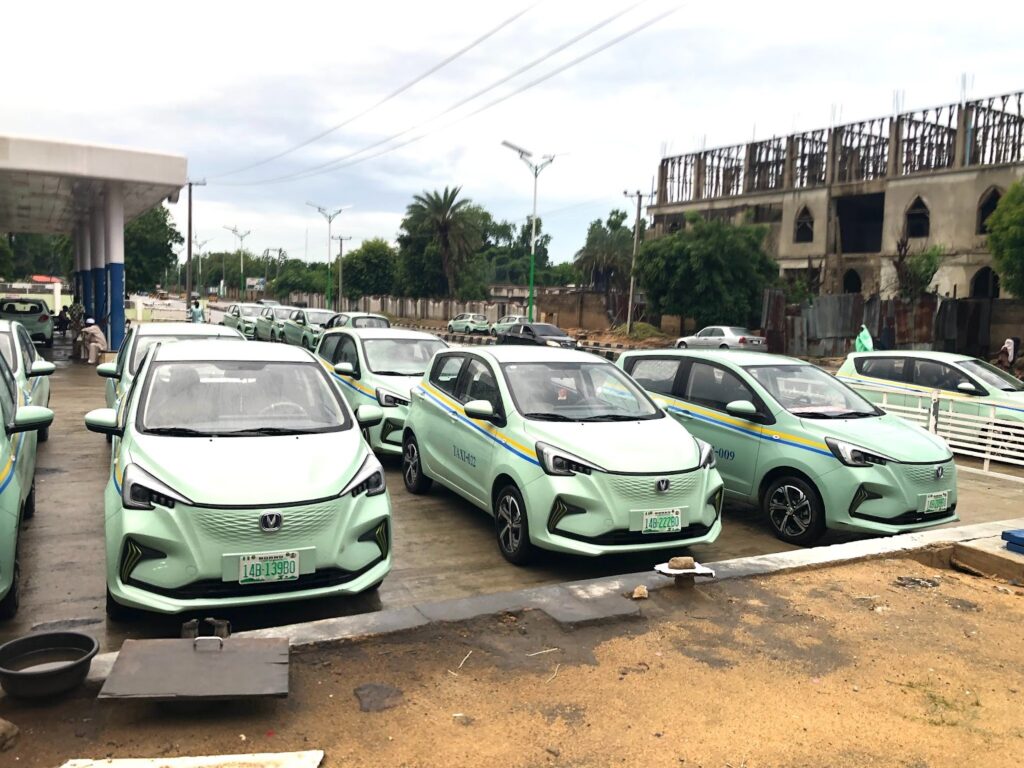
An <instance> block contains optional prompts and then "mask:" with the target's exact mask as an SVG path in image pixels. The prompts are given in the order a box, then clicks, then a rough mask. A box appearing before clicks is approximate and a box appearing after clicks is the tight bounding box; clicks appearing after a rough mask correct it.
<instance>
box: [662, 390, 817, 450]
mask: <svg viewBox="0 0 1024 768" xmlns="http://www.w3.org/2000/svg"><path fill="white" fill-rule="evenodd" d="M651 394H652V395H653V396H654V397H655V398H658V399H661V400H665V401H666V402H667V403H668V409H667V410H668V411H669V413H680V414H683V413H688V414H689V415H690V416H693V417H694V418H695V419H700V420H701V421H704V422H707V423H708V424H714V425H715V426H717V427H725V428H727V429H731V430H732V431H734V432H739V433H740V434H744V435H750V436H751V437H756V438H758V439H760V440H767V441H768V442H770V443H775V444H781V445H788V446H791V447H793V448H800V449H801V450H804V451H810V452H811V453H816V454H819V455H821V456H828V457H829V458H833V459H834V458H835V454H833V453H832V451H830V450H829V447H828V446H827V445H825V443H823V442H821V441H820V440H812V439H810V438H807V437H801V436H800V435H792V434H789V433H787V432H779V431H778V430H777V429H772V428H771V427H762V426H760V425H759V424H753V423H751V422H749V421H741V420H739V419H734V418H732V417H731V416H727V415H725V414H723V413H720V412H718V411H713V410H711V409H710V408H703V407H701V406H699V405H694V404H693V403H687V402H684V401H683V400H677V399H676V398H674V397H669V396H668V395H663V394H661V393H660V392H653V393H651Z"/></svg>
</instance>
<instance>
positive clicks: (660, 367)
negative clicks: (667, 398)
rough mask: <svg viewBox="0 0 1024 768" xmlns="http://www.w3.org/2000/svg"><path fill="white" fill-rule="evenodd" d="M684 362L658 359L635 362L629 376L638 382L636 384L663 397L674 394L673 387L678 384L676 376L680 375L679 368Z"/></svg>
mask: <svg viewBox="0 0 1024 768" xmlns="http://www.w3.org/2000/svg"><path fill="white" fill-rule="evenodd" d="M680 365H682V361H681V360H679V359H678V358H677V359H675V360H670V359H661V360H659V359H658V358H647V359H640V360H635V361H634V362H633V367H632V368H631V369H630V371H629V374H630V375H631V376H632V377H633V378H634V379H635V380H636V383H637V384H639V385H640V386H641V387H643V388H644V389H646V390H647V391H649V392H658V393H660V394H663V395H671V394H673V387H674V386H675V383H676V374H678V373H679V366H680Z"/></svg>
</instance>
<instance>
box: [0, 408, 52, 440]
mask: <svg viewBox="0 0 1024 768" xmlns="http://www.w3.org/2000/svg"><path fill="white" fill-rule="evenodd" d="M52 423H53V411H51V410H50V409H49V408H43V407H42V406H41V405H23V406H21V407H20V408H19V409H18V411H17V413H15V414H14V424H12V425H11V426H9V427H8V428H7V434H9V435H11V434H14V433H15V432H34V431H35V430H37V429H45V428H46V427H48V426H50V424H52Z"/></svg>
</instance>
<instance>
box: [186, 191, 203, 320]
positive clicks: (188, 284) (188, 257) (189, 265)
mask: <svg viewBox="0 0 1024 768" xmlns="http://www.w3.org/2000/svg"><path fill="white" fill-rule="evenodd" d="M193 186H196V187H205V186H206V179H196V180H192V179H189V180H188V252H187V253H186V255H185V304H186V305H187V304H188V303H189V302H190V301H192V187H193Z"/></svg>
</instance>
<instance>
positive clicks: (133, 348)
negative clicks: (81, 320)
mask: <svg viewBox="0 0 1024 768" xmlns="http://www.w3.org/2000/svg"><path fill="white" fill-rule="evenodd" d="M241 338H243V336H242V333H241V332H240V331H236V330H235V329H233V328H227V327H225V326H222V325H212V324H210V323H142V324H140V325H135V326H132V327H131V329H130V330H129V331H128V333H127V335H126V336H125V337H124V341H122V342H121V348H120V349H119V350H118V351H117V357H115V358H114V360H113V361H112V362H109V363H100V364H99V365H97V366H96V373H98V374H99V375H100V376H102V377H103V378H105V379H106V380H107V383H106V386H105V387H104V397H105V399H106V402H107V408H116V407H117V402H118V401H119V400H120V399H121V396H122V395H124V393H125V392H127V391H128V388H129V387H130V386H131V384H132V380H133V379H134V378H135V374H136V372H137V371H138V370H139V366H140V365H142V360H143V358H144V357H145V356H146V352H148V351H149V348H150V347H152V346H153V345H154V344H167V343H170V342H174V341H181V340H182V339H241Z"/></svg>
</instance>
